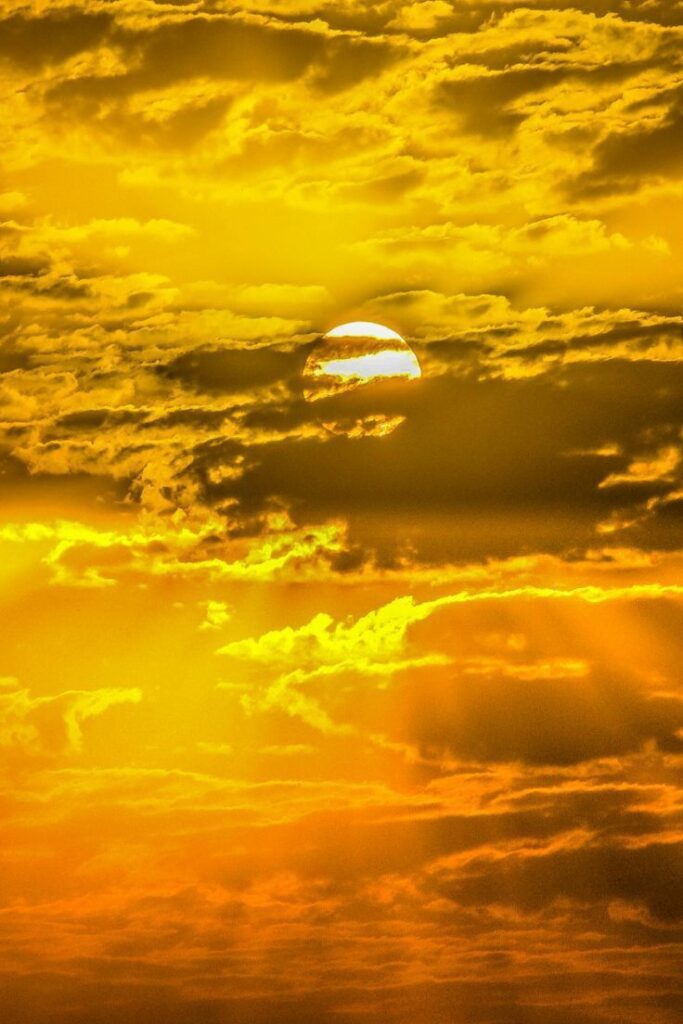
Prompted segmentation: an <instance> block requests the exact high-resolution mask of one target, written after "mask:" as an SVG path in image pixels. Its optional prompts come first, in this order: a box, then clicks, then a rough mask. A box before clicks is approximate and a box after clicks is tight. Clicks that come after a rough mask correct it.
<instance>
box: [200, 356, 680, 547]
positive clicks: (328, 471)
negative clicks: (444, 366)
mask: <svg viewBox="0 0 683 1024" xmlns="http://www.w3.org/2000/svg"><path fill="white" fill-rule="evenodd" d="M256 365H257V366H258V363H257V364H256ZM266 365H267V367H268V372H269V373H270V372H271V364H270V362H267V364H266ZM682 399H683V375H682V373H681V372H680V371H679V369H678V368H677V367H676V366H675V365H667V364H656V363H646V362H641V363H637V364H636V363H628V362H624V361H610V362H596V363H590V364H584V365H579V366H574V367H570V368H567V369H566V370H562V371H558V373H557V374H555V375H544V376H543V377H539V378H534V379H532V380H525V381H513V382H510V381H500V380H489V381H482V380H474V379H470V378H465V379H456V378H451V377H442V378H433V379H424V380H422V381H421V382H418V383H413V384H409V385H401V386H398V387H397V386H395V385H391V384H378V385H373V386H370V387H369V388H367V389H358V390H357V391H356V392H353V393H349V394H347V395H344V396H341V397H340V398H337V399H331V400H321V401H319V402H317V403H315V405H313V406H310V405H309V406H307V405H306V404H305V403H299V404H295V405H292V406H290V407H288V408H287V409H281V410H280V411H278V410H277V409H273V410H272V411H271V412H270V413H269V412H268V411H267V410H266V411H264V412H256V413H254V414H253V416H252V418H251V420H250V422H258V423H262V424H264V425H265V423H266V422H267V423H268V425H269V426H271V427H277V425H278V423H279V425H280V426H281V427H284V425H285V423H289V424H290V425H291V424H292V423H293V422H296V421H297V420H299V421H300V420H301V418H302V417H304V416H307V417H309V418H315V417H316V414H317V417H318V418H319V419H320V420H322V421H323V422H325V421H342V422H348V423H353V422H354V421H356V420H358V419H362V418H363V417H364V416H367V415H370V414H380V415H392V414H397V413H400V414H404V415H405V416H406V420H405V422H404V423H402V424H401V425H400V426H399V427H398V428H397V429H396V430H394V432H393V433H392V434H391V435H390V436H388V437H366V438H362V439H358V438H351V437H346V436H337V435H335V434H332V433H330V434H328V435H324V434H323V436H322V438H315V439H305V440H297V439H289V440H282V441H275V442H270V443H267V444H262V445H259V446H257V448H255V449H253V450H249V449H246V448H245V449H244V451H243V453H242V454H243V455H244V457H245V459H246V468H245V471H244V474H243V475H242V477H241V478H240V479H238V480H231V481H227V482H225V483H224V484H221V485H212V484H209V483H206V495H207V497H208V499H209V500H211V501H220V500H222V499H224V498H226V497H236V498H238V499H239V501H240V504H241V506H242V508H243V509H244V511H245V512H246V513H249V512H253V511H255V510H258V509H261V508H264V507H266V506H267V505H268V504H269V502H271V501H272V500H273V499H275V498H278V499H281V500H284V501H285V502H286V503H287V504H289V505H291V507H292V508H293V511H294V514H295V515H296V516H297V517H299V518H300V519H301V520H303V521H307V520H308V521H311V520H312V521H318V520H319V519H320V518H324V517H325V516H331V515H339V514H342V515H345V516H348V518H349V520H350V521H351V524H352V527H353V526H354V525H355V526H356V527H357V528H358V529H359V530H360V531H361V532H362V528H361V520H363V519H366V518H367V517H372V516H379V517H381V518H382V523H383V525H382V530H381V531H380V534H382V535H383V537H384V538H385V539H386V540H388V538H389V537H390V536H391V534H392V529H393V527H392V524H395V533H396V537H395V541H396V542H397V543H398V538H399V537H403V540H404V541H405V539H406V537H407V536H410V538H411V540H412V541H413V542H415V543H416V544H417V546H418V549H420V548H421V549H422V552H423V555H425V556H426V555H427V553H428V552H429V550H430V549H432V552H433V554H434V556H435V557H436V551H435V550H434V549H435V548H436V549H437V550H438V546H439V545H440V544H446V545H447V547H448V549H449V551H450V553H451V555H453V554H455V553H457V554H459V555H462V556H470V557H471V556H472V555H475V557H476V556H482V555H493V554H510V553H513V552H521V551H525V550H529V549H534V548H535V546H536V545H539V546H540V547H541V548H542V549H543V548H548V549H552V550H557V549H560V548H562V549H567V548H568V547H574V546H577V545H578V546H581V545H586V544H590V543H594V542H595V527H596V525H597V523H598V522H599V521H601V520H603V519H604V518H605V517H607V516H608V515H609V514H610V512H612V511H614V510H616V509H619V508H622V507H628V506H629V505H632V504H633V503H634V502H636V503H637V502H641V501H644V500H645V499H646V498H647V497H649V496H655V495H659V494H661V493H663V492H665V491H666V490H667V487H669V488H670V487H671V486H672V484H671V483H669V484H667V483H666V482H660V481H657V480H654V481H651V482H647V481H644V482H637V481H636V482H634V484H633V485H632V486H630V487H629V485H627V484H624V485H623V486H622V487H620V488H619V487H617V488H611V487H607V488H600V487H599V484H600V482H601V481H602V480H604V478H605V477H606V476H607V475H608V474H609V473H614V472H623V471H624V470H625V469H626V468H627V467H628V465H629V463H630V461H631V459H632V458H633V456H634V454H636V453H637V454H638V455H639V456H642V455H643V453H644V452H645V453H646V452H647V451H648V450H650V451H652V452H653V453H654V452H656V451H657V449H658V448H659V447H660V446H661V443H662V438H663V437H664V438H666V437H667V436H675V430H676V425H677V424H678V423H679V422H680V407H681V405H680V403H681V401H682ZM672 431H673V432H674V433H673V435H672V433H671V432H672ZM606 444H616V445H619V446H620V448H621V450H622V451H623V454H620V455H615V456H607V457H606V456H603V455H597V454H595V455H591V454H589V451H590V450H593V449H596V448H598V447H599V446H600V445H606ZM581 451H584V452H585V454H583V455H582V454H580V452H581ZM236 452H237V448H236V447H235V446H234V444H232V443H231V444H230V445H224V446H222V445H221V444H220V443H218V444H216V445H215V446H213V447H212V448H211V450H210V451H208V450H204V451H203V452H202V453H201V454H199V453H198V455H197V459H196V462H195V472H196V473H197V474H199V475H200V477H202V478H203V477H204V474H205V472H206V471H207V470H209V469H210V467H211V465H212V464H213V462H214V461H215V462H220V460H221V459H222V458H228V457H230V458H232V457H234V456H235V454H236ZM449 515H451V516H456V517H461V520H464V521H465V522H464V523H462V522H461V526H462V529H461V528H459V529H458V530H454V531H453V530H452V531H450V534H451V535H450V537H448V536H441V537H439V538H437V536H436V535H435V534H434V533H433V523H430V525H429V526H426V520H425V519H424V517H428V518H429V517H430V516H449ZM421 517H423V518H422V519H421ZM524 519H526V526H525V528H524V530H523V531H521V532H520V530H519V524H520V523H521V522H522V520H524ZM492 522H496V523H498V524H499V533H498V534H497V535H495V532H492V531H491V529H487V528H486V524H487V523H488V524H489V526H490V524H491V523H492ZM506 523H507V526H506ZM478 524H479V529H477V525H478ZM406 531H407V533H406ZM555 531H556V535H555V537H554V539H553V533H554V532H555ZM446 533H448V531H446ZM477 533H478V536H477ZM392 543H393V542H392ZM471 545H474V550H472V548H471ZM468 549H469V550H468ZM445 554H446V552H445V551H444V550H442V551H441V555H444V556H445Z"/></svg>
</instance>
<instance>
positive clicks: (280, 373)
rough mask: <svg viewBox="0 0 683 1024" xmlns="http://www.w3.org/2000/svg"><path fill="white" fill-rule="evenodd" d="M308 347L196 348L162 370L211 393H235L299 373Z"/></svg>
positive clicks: (172, 376) (290, 377) (169, 375)
mask: <svg viewBox="0 0 683 1024" xmlns="http://www.w3.org/2000/svg"><path fill="white" fill-rule="evenodd" d="M307 352H308V348H306V350H300V351H297V352H294V353H291V352H284V351H280V350H278V349H275V348H248V349H247V348H245V349H227V348H220V349H208V348H207V349H194V350H193V351H191V352H185V353H183V354H182V355H180V356H177V357H176V358H175V359H173V360H172V361H171V362H170V363H167V364H166V365H165V366H163V367H161V368H160V370H159V372H160V373H161V374H162V376H164V377H168V378H169V379H170V380H177V381H182V382H183V383H185V384H187V385H188V386H190V387H192V388H195V389H197V390H198V391H203V392H207V393H209V394H214V393H223V394H231V393H235V392H240V391H246V390H249V389H251V388H258V387H263V386H264V385H266V384H274V383H275V382H276V381H286V380H290V379H292V378H293V377H294V376H295V375H298V374H299V373H300V372H301V370H302V368H303V364H304V362H305V360H306V356H307Z"/></svg>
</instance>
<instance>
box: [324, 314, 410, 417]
mask: <svg viewBox="0 0 683 1024" xmlns="http://www.w3.org/2000/svg"><path fill="white" fill-rule="evenodd" d="M421 376H422V371H421V369H420V364H419V362H418V360H417V356H416V355H415V353H414V352H413V350H412V349H411V347H410V345H408V343H407V342H406V341H404V339H403V338H402V337H401V335H400V334H397V333H396V331H393V330H392V329H391V328H390V327H385V326H384V325H383V324H376V323H371V322H370V321H367V320H355V321H353V322H351V323H346V324H340V325H339V326H338V327H335V328H333V329H332V330H331V331H328V332H327V334H326V335H325V336H324V337H323V339H322V341H321V342H320V344H319V345H318V346H316V348H315V349H314V350H313V352H311V354H310V356H309V357H308V360H307V362H306V365H305V367H304V379H305V380H306V381H307V383H308V387H307V388H306V390H305V394H306V398H308V399H309V400H311V401H315V400H316V399H319V398H324V397H330V396H331V395H336V394H338V393H340V392H342V391H348V390H350V389H351V388H355V387H358V386H359V385H361V384H367V383H369V382H372V381H378V380H387V379H394V378H400V379H404V380H406V379H413V378H416V377H421Z"/></svg>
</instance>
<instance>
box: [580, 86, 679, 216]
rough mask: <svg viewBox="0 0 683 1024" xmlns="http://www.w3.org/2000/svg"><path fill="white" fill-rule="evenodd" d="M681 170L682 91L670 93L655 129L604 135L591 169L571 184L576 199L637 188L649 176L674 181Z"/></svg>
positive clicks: (594, 152)
mask: <svg viewBox="0 0 683 1024" xmlns="http://www.w3.org/2000/svg"><path fill="white" fill-rule="evenodd" d="M681 169H683V91H681V90H675V91H674V92H673V97H672V102H671V105H670V107H669V110H668V112H667V114H666V116H665V117H664V118H663V120H662V121H661V122H660V123H659V124H657V125H656V126H655V127H647V128H637V129H636V130H632V131H625V132H619V133H616V132H613V133H610V134H609V135H607V137H606V138H605V139H603V140H602V141H601V142H600V143H598V145H597V146H596V147H595V150H594V151H593V167H592V168H591V170H590V171H587V172H586V173H585V174H582V175H580V176H579V177H577V178H576V179H575V180H574V181H573V182H571V183H570V186H569V191H570V193H571V194H572V195H573V196H574V197H577V198H580V197H581V196H590V195H592V194H606V193H609V192H610V191H612V190H613V189H616V190H617V191H619V190H622V189H635V188H638V187H639V186H640V185H641V184H642V182H643V180H644V179H646V178H651V177H664V178H675V177H676V176H677V175H678V174H679V173H680V171H681Z"/></svg>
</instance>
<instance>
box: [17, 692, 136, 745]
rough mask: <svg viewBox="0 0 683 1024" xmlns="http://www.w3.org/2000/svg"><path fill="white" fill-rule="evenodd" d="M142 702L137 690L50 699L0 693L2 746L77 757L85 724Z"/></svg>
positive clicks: (52, 697)
mask: <svg viewBox="0 0 683 1024" xmlns="http://www.w3.org/2000/svg"><path fill="white" fill-rule="evenodd" d="M141 700H142V691H141V690H139V689H137V688H129V689H111V688H101V689H96V690H65V691H64V692H63V693H58V694H55V695H50V696H47V697H36V696H32V695H31V693H30V691H29V690H24V689H11V690H10V692H9V693H0V746H1V747H3V748H5V749H9V750H10V751H12V750H19V751H22V752H24V753H27V754H33V755H40V754H50V755H52V756H57V755H63V754H76V753H79V752H80V750H81V748H82V745H83V730H82V723H83V722H85V721H87V720H88V719H89V718H94V717H97V716H99V715H101V714H103V713H104V712H105V711H107V710H108V709H109V708H111V707H115V706H116V705H118V704H137V703H139V701H141Z"/></svg>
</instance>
